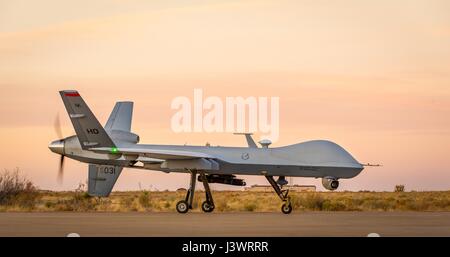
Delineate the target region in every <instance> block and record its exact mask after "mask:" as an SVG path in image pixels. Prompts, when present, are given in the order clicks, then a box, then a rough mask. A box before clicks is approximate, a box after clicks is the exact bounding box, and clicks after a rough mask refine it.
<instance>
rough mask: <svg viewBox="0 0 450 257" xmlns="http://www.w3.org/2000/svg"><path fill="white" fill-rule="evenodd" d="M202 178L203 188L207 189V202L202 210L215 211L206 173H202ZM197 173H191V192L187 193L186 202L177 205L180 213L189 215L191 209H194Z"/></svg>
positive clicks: (182, 201)
mask: <svg viewBox="0 0 450 257" xmlns="http://www.w3.org/2000/svg"><path fill="white" fill-rule="evenodd" d="M199 175H200V176H201V178H202V182H203V187H204V188H205V194H206V200H205V201H204V202H203V203H202V210H203V211H204V212H212V211H214V208H215V206H214V200H213V198H212V194H211V189H210V188H209V183H208V180H207V178H206V175H205V172H203V171H200V174H199ZM196 177H197V171H191V183H190V185H189V190H188V191H187V193H186V198H185V200H181V201H179V202H178V203H177V211H178V212H179V213H187V212H188V211H189V209H192V202H193V200H194V192H195V184H196V181H197V180H196Z"/></svg>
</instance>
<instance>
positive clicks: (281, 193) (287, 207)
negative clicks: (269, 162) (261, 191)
mask: <svg viewBox="0 0 450 257" xmlns="http://www.w3.org/2000/svg"><path fill="white" fill-rule="evenodd" d="M266 179H267V181H269V183H270V185H271V186H272V187H273V189H274V190H275V193H277V195H278V197H280V199H281V201H283V202H284V203H283V205H282V206H281V211H282V212H283V213H284V214H289V213H291V212H292V204H291V198H290V197H289V196H288V194H289V189H287V190H282V189H281V187H280V186H278V184H277V182H276V181H275V180H274V179H273V176H266Z"/></svg>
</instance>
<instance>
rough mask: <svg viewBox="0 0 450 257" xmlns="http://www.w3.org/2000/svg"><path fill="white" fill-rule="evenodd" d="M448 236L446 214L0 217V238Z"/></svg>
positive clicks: (55, 214) (61, 214)
mask: <svg viewBox="0 0 450 257" xmlns="http://www.w3.org/2000/svg"><path fill="white" fill-rule="evenodd" d="M69 233H77V234H79V235H80V236H82V237H83V236H264V237H266V236H268V237H270V236H361V237H365V236H367V235H368V234H369V233H377V234H379V235H380V236H450V212H295V213H292V214H291V215H284V214H282V213H208V214H205V213H188V214H185V215H182V214H178V213H99V212H96V213H71V212H52V213H0V236H55V237H63V236H66V235H67V234H69Z"/></svg>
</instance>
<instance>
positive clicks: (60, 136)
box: [54, 114, 64, 139]
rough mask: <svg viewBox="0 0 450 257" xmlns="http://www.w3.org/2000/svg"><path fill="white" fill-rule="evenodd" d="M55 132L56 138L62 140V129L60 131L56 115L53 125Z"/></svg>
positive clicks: (59, 123) (59, 122) (57, 115)
mask: <svg viewBox="0 0 450 257" xmlns="http://www.w3.org/2000/svg"><path fill="white" fill-rule="evenodd" d="M54 128H55V132H56V135H57V136H58V138H60V139H61V138H64V136H63V133H62V129H61V121H60V120H59V114H56V118H55V124H54Z"/></svg>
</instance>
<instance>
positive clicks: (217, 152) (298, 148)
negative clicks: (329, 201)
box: [49, 90, 364, 213]
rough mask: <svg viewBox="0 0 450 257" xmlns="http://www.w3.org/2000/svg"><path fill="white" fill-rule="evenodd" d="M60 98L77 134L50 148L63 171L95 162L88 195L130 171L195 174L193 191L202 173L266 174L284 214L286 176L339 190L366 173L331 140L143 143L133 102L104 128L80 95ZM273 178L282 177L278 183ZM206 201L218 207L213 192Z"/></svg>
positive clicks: (103, 192) (106, 190)
mask: <svg viewBox="0 0 450 257" xmlns="http://www.w3.org/2000/svg"><path fill="white" fill-rule="evenodd" d="M60 95H61V97H62V99H63V102H64V105H65V107H66V109H67V112H68V114H69V117H70V119H71V121H72V124H73V126H74V129H75V132H76V135H75V136H70V137H67V138H64V139H60V140H56V141H54V142H52V143H50V145H49V148H50V150H51V151H53V152H55V153H57V154H60V155H61V156H62V159H61V167H60V171H61V172H62V163H63V160H64V157H68V158H71V159H74V160H78V161H81V162H84V163H88V164H89V183H88V192H89V193H90V194H91V195H95V196H108V195H109V194H110V192H111V190H112V188H113V186H114V184H115V182H116V180H117V178H118V176H119V175H120V173H121V171H122V169H123V168H124V167H127V168H136V169H146V170H157V171H163V172H189V173H191V187H190V190H192V191H193V190H195V178H196V175H197V173H198V172H199V173H200V176H201V178H202V179H203V183H204V185H205V183H207V182H210V183H223V184H228V183H230V182H229V181H230V180H228V178H229V177H227V176H233V177H235V175H264V176H266V178H267V179H268V180H269V182H270V183H271V185H272V186H273V187H274V189H275V191H276V192H277V194H278V195H279V196H280V198H281V199H282V200H283V201H284V202H285V204H284V205H283V208H284V209H283V208H282V211H283V212H284V213H289V212H290V210H292V207H290V201H289V197H288V196H287V193H286V195H285V196H284V195H283V194H282V193H284V192H283V191H282V190H281V189H282V186H283V185H284V184H285V183H283V181H285V180H284V177H285V176H289V177H314V178H322V183H323V185H324V187H325V188H327V189H329V190H334V189H336V188H337V186H338V185H339V183H338V180H339V179H341V178H342V179H348V178H353V177H355V176H357V175H358V174H359V173H360V172H361V171H362V170H363V169H364V166H363V165H362V164H361V163H359V162H358V161H357V160H356V159H355V158H353V156H352V155H351V154H350V153H348V152H347V151H346V150H345V149H344V148H342V147H341V146H339V145H337V144H335V143H333V142H331V141H325V140H315V141H308V142H303V143H298V144H293V145H288V146H283V147H273V148H272V147H268V145H269V144H270V142H264V140H263V141H262V142H260V144H261V145H262V147H257V145H256V144H255V143H254V141H253V139H252V138H251V136H250V135H248V134H246V135H245V136H246V139H247V143H248V147H226V146H190V145H154V144H139V136H138V135H136V134H134V133H132V132H131V120H132V112H133V103H132V102H117V103H116V105H115V107H114V109H113V111H112V113H111V115H110V117H109V119H108V121H107V123H106V125H105V126H104V127H103V126H102V125H101V124H100V123H99V122H98V120H97V119H96V117H95V116H94V115H93V113H92V112H91V110H90V109H89V107H88V106H87V104H86V103H85V102H84V100H83V99H82V98H81V96H80V94H79V93H78V92H77V91H74V90H66V91H60ZM210 175H214V176H217V178H218V179H219V182H211V181H213V178H210V177H208V176H210ZM273 176H278V177H279V179H278V181H277V183H275V184H274V180H273V178H272V177H273ZM210 179H211V181H209V180H210ZM199 181H200V177H199ZM206 181H207V182H206ZM224 181H228V182H224ZM286 183H287V182H286ZM192 184H194V185H192ZM277 184H279V186H277ZM205 186H206V187H208V189H209V186H208V185H205ZM276 187H279V188H278V189H277V188H276ZM190 190H188V192H189V191H190ZM208 191H209V190H208ZM208 193H209V196H208ZM190 195H193V192H192V193H188V194H187V196H186V200H185V201H184V202H186V204H187V208H188V209H189V208H191V204H192V200H191V201H189V199H190V198H192V197H191V196H190ZM208 197H209V198H210V200H208ZM180 202H182V201H180ZM206 202H208V204H209V207H210V209H211V208H212V209H214V205H213V201H212V196H211V194H210V192H207V201H206ZM204 204H205V203H204ZM206 205H207V204H206ZM288 205H289V206H288ZM181 207H183V206H181ZM181 207H180V208H181ZM184 207H185V208H186V206H184ZM288 207H289V208H290V209H289V208H288ZM206 209H207V210H210V209H208V208H206ZM177 210H178V211H179V212H181V213H184V212H185V211H187V210H185V209H182V210H181V211H180V210H179V209H178V205H177ZM204 211H205V209H204ZM211 211H212V210H211ZM207 212H208V211H207Z"/></svg>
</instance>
